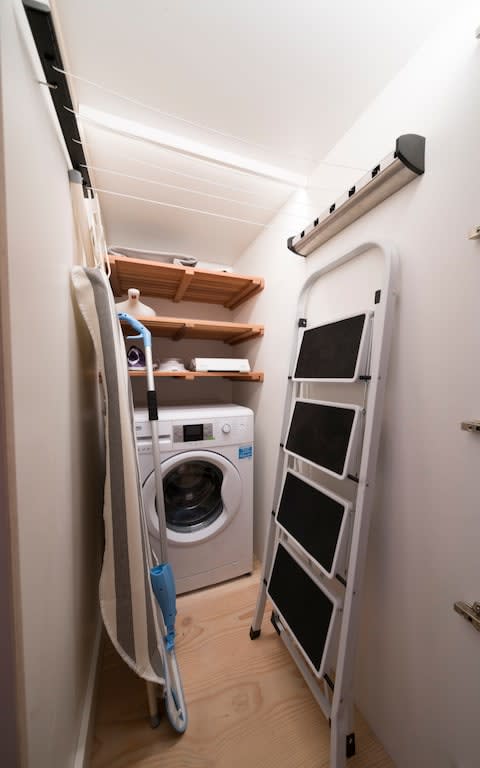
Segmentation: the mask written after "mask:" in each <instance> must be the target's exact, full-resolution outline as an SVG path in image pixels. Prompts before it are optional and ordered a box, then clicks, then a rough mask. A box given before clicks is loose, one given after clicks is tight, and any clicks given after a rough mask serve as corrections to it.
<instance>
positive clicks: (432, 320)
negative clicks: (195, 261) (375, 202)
mask: <svg viewBox="0 0 480 768" xmlns="http://www.w3.org/2000/svg"><path fill="white" fill-rule="evenodd" d="M467 6H468V7H467ZM462 7H463V10H462V11H461V12H460V11H457V13H456V15H454V16H453V17H452V19H451V20H449V23H448V24H445V25H443V26H442V28H441V29H439V30H438V31H437V32H436V33H435V35H434V36H432V38H431V40H430V41H429V42H428V43H427V44H425V46H424V47H423V48H422V49H421V50H420V51H419V52H418V54H417V55H415V57H414V58H412V60H411V61H410V62H409V64H408V65H407V66H406V67H405V69H404V70H403V71H402V72H401V73H400V74H399V75H398V76H397V77H396V78H395V79H394V80H393V81H392V83H391V84H390V85H389V86H388V87H387V88H386V89H385V90H384V92H383V93H382V94H381V95H380V96H379V97H378V98H377V99H376V100H375V101H374V102H373V104H372V105H370V106H369V107H368V109H367V110H366V111H365V113H364V114H363V116H362V117H361V118H360V119H359V120H358V121H357V122H356V123H355V124H354V126H353V127H352V129H351V130H350V131H349V132H348V133H347V134H346V135H345V136H344V137H343V138H342V139H341V140H340V141H339V142H338V144H337V145H336V147H335V148H334V149H333V150H332V152H331V153H330V154H329V155H328V156H327V157H326V160H327V161H329V162H333V163H340V164H344V165H352V166H360V167H365V168H368V167H372V166H373V165H374V164H375V163H376V162H377V161H378V160H379V159H380V158H381V157H382V156H384V155H385V154H387V152H388V151H390V150H391V149H392V147H393V145H394V140H395V138H396V137H397V136H398V135H400V134H402V133H408V132H415V133H421V134H423V135H425V136H426V138H427V152H426V173H425V175H424V176H423V177H422V178H421V179H419V180H416V181H414V182H413V183H412V184H410V185H409V186H407V187H406V188H404V189H403V190H401V191H400V192H399V193H397V194H396V195H395V196H393V197H392V198H390V199H389V200H387V201H385V202H384V203H382V204H381V205H380V206H379V207H378V208H376V209H375V210H374V211H372V212H370V213H369V214H367V215H365V216H364V217H363V218H362V219H360V220H359V221H357V222H356V223H354V224H353V225H351V226H350V227H349V228H348V229H347V230H345V231H344V232H343V233H341V234H340V235H338V236H337V237H336V238H334V239H333V240H332V241H330V242H329V243H328V244H326V245H325V246H324V247H322V248H321V249H320V250H319V251H318V252H317V253H316V254H314V255H312V256H310V257H308V259H307V260H306V263H305V270H306V272H308V273H310V272H311V271H312V270H314V269H316V268H317V267H318V266H319V265H320V264H321V263H322V261H323V260H324V259H326V258H328V257H329V256H330V255H332V254H338V253H339V252H346V251H347V250H349V249H350V248H352V247H354V246H355V245H357V244H359V243H360V242H362V241H365V240H371V239H379V240H385V239H387V240H388V241H391V242H393V243H395V244H396V245H397V247H398V250H399V253H400V262H401V273H400V286H399V288H400V297H399V302H398V308H397V319H396V330H395V336H394V341H393V350H392V356H391V364H390V371H389V381H388V387H387V390H388V394H387V403H386V413H385V419H384V431H383V437H382V445H381V454H380V463H379V471H378V497H377V505H376V510H375V515H374V522H373V529H372V532H371V538H370V545H369V558H368V565H367V573H366V581H365V603H364V611H363V625H362V632H361V640H360V646H359V655H358V664H357V667H358V684H357V693H358V701H359V704H360V708H361V709H362V711H363V712H364V713H365V714H366V716H367V718H368V719H369V721H370V723H371V725H372V726H373V728H374V730H375V731H376V732H377V734H378V736H379V737H380V739H381V741H382V742H383V743H384V744H385V746H386V747H387V749H388V751H389V752H390V753H391V754H392V756H393V758H394V760H395V763H396V764H397V765H398V766H399V768H420V767H421V768H425V767H427V768H430V766H432V768H433V766H435V768H475V766H476V765H478V750H477V743H478V742H477V737H476V731H477V729H478V713H479V711H480V666H479V664H478V652H479V648H478V636H477V635H476V633H475V632H473V631H472V630H471V628H470V627H469V626H468V625H467V624H466V623H465V622H463V621H462V620H461V619H459V617H458V616H457V615H456V614H455V613H454V612H453V610H452V604H453V602H454V601H455V600H458V599H466V600H470V601H472V600H474V599H478V596H477V597H476V595H478V541H479V540H480V520H479V516H478V491H479V483H478V466H479V459H480V444H479V442H478V441H475V440H472V439H471V437H472V436H471V435H470V436H469V435H466V434H465V433H463V432H461V431H460V428H459V425H460V422H461V421H462V420H464V419H466V418H475V417H477V418H478V412H479V397H478V391H479V384H480V361H479V355H478V349H479V342H480V331H479V329H480V307H479V304H478V285H479V279H480V259H479V257H480V253H479V242H478V241H468V240H467V239H466V233H467V231H468V230H469V229H470V228H471V227H472V226H473V225H474V224H478V222H479V183H478V174H479V169H480V145H479V141H478V128H479V122H480V43H479V41H477V40H475V37H474V32H475V29H476V27H477V26H478V24H479V23H480V16H479V13H478V8H475V7H474V4H473V3H463V4H462ZM360 175H361V172H358V171H354V170H352V171H347V170H338V171H335V169H333V168H331V167H329V168H326V167H325V166H321V167H319V169H318V171H317V172H316V173H315V174H314V176H313V177H312V179H311V183H312V186H314V187H316V188H319V187H323V186H328V185H333V186H335V185H336V184H337V183H340V178H341V181H342V185H343V188H345V187H346V186H347V185H348V184H350V183H351V182H353V181H355V179H356V178H358V177H359V176H360ZM311 192H312V197H315V199H317V200H318V202H319V209H318V210H319V211H320V210H322V209H323V208H324V207H325V204H326V203H329V202H332V200H333V199H335V196H336V195H333V198H332V200H330V199H327V197H328V194H329V193H325V194H324V193H323V191H322V190H319V189H315V190H312V191H311ZM296 231H297V230H296V229H295V228H293V229H291V230H290V231H289V234H294V233H295V232H296ZM263 237H264V239H263V242H262V241H261V239H259V240H258V241H257V242H256V243H255V244H254V245H253V246H252V247H251V248H250V249H249V250H248V251H247V252H246V253H245V254H244V256H243V257H242V258H241V259H240V260H239V261H238V262H237V263H236V265H235V266H236V268H237V269H238V270H239V271H256V272H257V273H259V274H263V275H264V276H265V278H266V289H265V292H264V294H263V295H262V296H261V297H259V298H258V299H257V300H256V302H255V301H252V302H251V306H249V307H248V308H247V309H246V310H243V313H244V314H245V315H246V316H247V315H248V316H250V315H251V316H252V317H255V318H257V319H259V320H261V319H265V321H266V322H267V323H268V327H269V332H268V333H266V335H265V338H264V340H263V342H262V345H261V349H260V350H259V352H258V357H259V358H261V359H262V360H263V361H264V362H265V364H266V365H267V366H268V367H267V370H266V382H265V384H264V385H263V387H264V389H263V392H262V393H260V394H259V393H251V392H250V391H248V390H247V386H246V385H244V386H243V387H242V388H239V387H238V385H235V387H234V390H235V393H236V395H237V399H238V401H239V402H245V403H253V404H255V405H256V406H258V408H259V411H258V414H257V429H258V431H259V432H260V435H258V433H257V465H256V470H257V493H256V509H255V513H256V517H257V520H256V531H257V548H258V547H259V546H260V544H261V539H262V538H263V535H262V534H263V531H264V530H265V525H266V521H267V519H268V516H269V513H270V507H271V491H272V476H273V467H274V464H275V459H276V451H277V444H278V436H279V419H280V414H281V407H282V398H283V393H284V381H285V374H286V370H287V350H288V348H289V344H290V339H289V338H288V336H289V333H288V331H289V328H290V324H289V320H290V318H291V315H292V311H293V305H294V303H295V301H296V297H297V294H298V287H299V274H298V266H297V263H296V259H297V257H296V256H294V255H293V254H289V253H288V251H287V250H286V248H285V244H284V242H280V241H279V240H278V239H277V237H276V235H274V231H273V230H271V236H270V235H267V233H264V236H263ZM371 258H372V259H373V258H374V257H373V256H372V257H371ZM354 268H355V269H358V267H354ZM377 279H378V265H376V264H375V263H374V262H373V261H372V262H371V263H370V265H369V264H368V260H366V262H365V270H364V273H363V275H362V276H361V277H359V276H358V275H356V276H355V277H354V279H353V280H352V283H351V285H352V288H351V291H352V293H351V296H350V299H351V300H352V302H353V303H354V302H355V299H356V290H357V285H358V284H359V283H358V282H357V281H358V280H360V281H361V290H362V291H363V290H364V289H365V287H367V286H368V285H369V284H370V285H371V288H372V289H374V288H376V287H378V286H377V285H376V282H377ZM337 288H338V286H337V287H335V286H333V285H332V286H331V292H330V291H329V292H325V291H324V293H323V300H324V301H331V297H332V295H333V294H334V292H335V291H337ZM321 296H322V294H321V293H319V297H321ZM332 304H333V302H332ZM321 311H322V312H323V311H324V307H322V309H321ZM328 311H333V306H332V307H329V308H328ZM262 315H263V317H262ZM276 354H279V358H278V359H277V358H276V357H275V355H276ZM272 361H274V365H273V368H272V369H271V368H270V365H271V364H272ZM272 371H273V373H272ZM272 375H273V376H274V377H275V381H271V377H272ZM259 475H260V476H259Z"/></svg>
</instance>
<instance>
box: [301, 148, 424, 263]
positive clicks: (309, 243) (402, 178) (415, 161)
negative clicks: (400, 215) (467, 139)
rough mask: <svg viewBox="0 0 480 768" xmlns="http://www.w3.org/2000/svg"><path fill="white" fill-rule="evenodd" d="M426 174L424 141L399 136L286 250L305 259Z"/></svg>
mask: <svg viewBox="0 0 480 768" xmlns="http://www.w3.org/2000/svg"><path fill="white" fill-rule="evenodd" d="M424 170H425V138H424V137H423V136H418V135H417V134H413V133H411V134H404V135H403V136H399V137H398V139H397V141H396V144H395V149H394V151H393V152H391V153H390V154H389V155H387V157H385V158H384V159H383V160H381V161H380V163H378V165H376V166H375V167H374V168H373V169H372V170H371V171H369V172H368V173H367V174H365V176H362V178H361V179H360V180H359V181H358V182H357V183H356V184H354V185H353V186H352V187H350V189H349V190H348V191H347V192H346V193H345V194H344V195H342V196H341V197H340V198H338V200H336V201H335V202H334V203H332V205H331V206H330V208H329V209H328V210H326V211H324V213H323V214H322V215H321V216H319V217H318V218H317V219H315V221H314V222H313V224H311V225H310V226H309V227H307V228H306V229H304V230H302V231H301V232H300V234H299V235H295V236H294V237H289V238H288V242H287V245H288V248H289V249H290V250H291V251H293V252H294V253H298V254H299V255H300V256H308V255H309V254H310V253H312V251H314V250H315V249H316V248H318V247H319V246H321V245H323V243H326V242H327V240H330V238H331V237H333V236H334V235H336V234H337V233H338V232H341V230H342V229H345V227H348V225H349V224H351V223H352V222H353V221H355V220H356V219H358V218H359V217H360V216H363V214H364V213H367V211H370V210H371V209H372V208H374V207H375V206H376V205H378V204H379V203H381V202H382V201H383V200H385V199H386V198H387V197H389V196H390V195H392V194H393V193H394V192H397V191H398V190H399V189H401V188H402V187H404V186H405V184H408V183H409V182H410V181H412V180H413V179H415V178H417V176H420V175H421V174H423V173H424Z"/></svg>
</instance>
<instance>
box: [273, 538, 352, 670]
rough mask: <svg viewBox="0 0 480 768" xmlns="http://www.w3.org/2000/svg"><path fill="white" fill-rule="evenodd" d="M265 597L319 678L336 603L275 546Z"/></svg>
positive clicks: (280, 547)
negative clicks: (266, 596)
mask: <svg viewBox="0 0 480 768" xmlns="http://www.w3.org/2000/svg"><path fill="white" fill-rule="evenodd" d="M267 591H268V594H269V596H270V599H271V601H272V603H273V604H274V607H275V609H276V610H277V612H278V614H279V618H280V620H281V622H282V625H285V627H286V628H287V629H288V630H289V631H290V633H291V634H292V635H293V637H294V638H295V639H296V641H297V643H298V645H299V647H300V648H301V650H302V651H303V653H304V655H305V658H306V660H307V661H308V663H309V665H310V667H311V669H312V670H313V671H314V673H315V675H316V676H317V677H322V676H323V673H324V670H323V667H324V663H325V657H326V652H327V650H328V649H327V646H328V644H329V642H330V640H331V639H332V635H333V634H334V625H335V622H336V620H337V618H338V609H339V601H338V600H337V599H336V598H334V597H333V596H332V595H327V594H326V592H324V590H323V589H322V586H321V584H320V582H319V581H318V580H316V579H315V578H314V577H313V576H311V575H309V574H308V573H306V571H305V570H304V568H303V566H302V564H301V563H300V562H299V561H298V560H297V559H296V558H295V556H294V554H293V553H291V552H290V551H288V550H287V549H286V547H285V546H284V545H283V544H281V543H279V544H278V545H277V551H276V554H275V560H274V564H273V569H272V574H271V576H270V581H269V585H268V588H267Z"/></svg>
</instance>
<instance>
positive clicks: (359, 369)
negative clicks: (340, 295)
mask: <svg viewBox="0 0 480 768" xmlns="http://www.w3.org/2000/svg"><path fill="white" fill-rule="evenodd" d="M372 317H373V312H371V311H369V312H362V313H360V314H356V315H348V316H347V317H344V318H341V319H339V320H336V321H335V322H330V323H323V324H322V325H316V326H312V327H311V328H306V330H305V331H304V333H303V335H302V341H301V344H300V349H299V351H298V356H297V360H296V363H295V368H294V371H295V372H294V375H293V378H294V380H295V381H329V382H335V383H337V382H338V383H340V382H346V383H351V382H353V381H358V379H359V378H361V377H362V376H365V375H366V374H367V364H368V349H369V342H370V334H371V320H372ZM305 325H306V322H305ZM302 327H304V326H302Z"/></svg>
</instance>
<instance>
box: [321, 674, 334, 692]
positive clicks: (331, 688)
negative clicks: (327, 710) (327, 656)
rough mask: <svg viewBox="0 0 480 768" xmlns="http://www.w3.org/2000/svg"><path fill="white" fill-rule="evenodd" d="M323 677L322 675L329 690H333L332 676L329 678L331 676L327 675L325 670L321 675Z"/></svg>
mask: <svg viewBox="0 0 480 768" xmlns="http://www.w3.org/2000/svg"><path fill="white" fill-rule="evenodd" d="M323 677H324V680H325V682H326V684H327V685H328V687H329V688H330V690H331V691H333V689H334V688H335V686H334V684H333V680H332V678H331V677H329V676H328V675H327V673H326V672H325V674H324V676H323Z"/></svg>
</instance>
